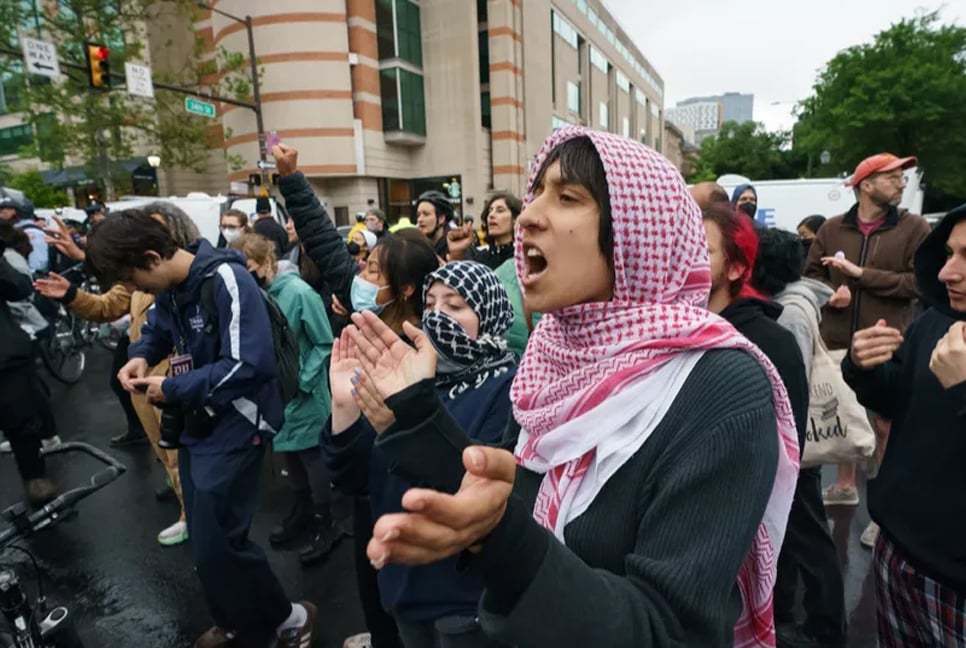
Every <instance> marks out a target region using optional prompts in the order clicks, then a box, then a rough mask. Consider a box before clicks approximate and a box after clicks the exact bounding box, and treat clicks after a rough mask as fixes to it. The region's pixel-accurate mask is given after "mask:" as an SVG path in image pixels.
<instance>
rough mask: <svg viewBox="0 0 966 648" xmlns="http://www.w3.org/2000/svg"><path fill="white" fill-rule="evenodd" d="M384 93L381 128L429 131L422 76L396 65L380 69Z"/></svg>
mask: <svg viewBox="0 0 966 648" xmlns="http://www.w3.org/2000/svg"><path fill="white" fill-rule="evenodd" d="M379 85H380V92H381V94H382V129H383V130H384V131H386V132H391V131H405V132H407V133H414V134H416V135H425V134H426V100H425V90H424V88H423V76H422V75H421V74H416V73H414V72H410V71H409V70H403V69H401V68H397V67H393V68H386V69H383V70H380V71H379Z"/></svg>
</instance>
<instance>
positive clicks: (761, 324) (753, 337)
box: [720, 297, 809, 448]
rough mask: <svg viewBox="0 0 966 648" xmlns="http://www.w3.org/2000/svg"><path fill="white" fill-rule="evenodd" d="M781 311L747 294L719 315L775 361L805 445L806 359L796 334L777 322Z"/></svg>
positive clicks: (800, 442) (776, 306)
mask: <svg viewBox="0 0 966 648" xmlns="http://www.w3.org/2000/svg"><path fill="white" fill-rule="evenodd" d="M782 312H783V309H782V307H781V306H780V305H779V304H776V303H775V302H771V301H766V300H764V299H757V298H754V297H746V298H739V299H736V300H735V301H733V302H731V304H729V305H728V307H727V308H725V309H724V310H723V311H721V313H720V315H721V317H723V318H724V319H726V320H728V321H729V322H730V323H731V325H732V326H734V327H735V328H736V329H738V332H739V333H741V334H742V335H744V336H745V337H746V338H748V339H749V340H750V341H751V342H752V343H753V344H754V345H755V346H757V347H758V348H759V349H761V350H762V353H764V354H765V355H766V356H768V359H769V360H771V363H772V364H773V365H775V369H776V370H777V371H778V375H779V376H780V377H781V379H782V382H784V383H785V389H786V390H787V391H788V400H789V401H790V402H791V405H792V413H793V414H794V416H795V428H796V430H797V431H798V447H799V448H804V447H805V423H806V420H807V418H808V398H809V390H808V378H806V369H805V361H804V359H803V357H802V352H801V351H799V346H798V342H797V340H796V339H795V336H794V335H792V333H791V332H790V331H788V330H787V329H785V328H784V327H783V326H782V325H781V324H779V323H778V319H779V317H780V316H781V314H782Z"/></svg>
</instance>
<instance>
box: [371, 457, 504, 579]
mask: <svg viewBox="0 0 966 648" xmlns="http://www.w3.org/2000/svg"><path fill="white" fill-rule="evenodd" d="M463 465H464V466H465V467H466V474H465V475H464V476H463V483H462V485H461V486H460V489H459V491H458V492H457V493H456V494H455V495H448V494H446V493H440V492H438V491H434V490H429V489H425V488H411V489H409V490H408V491H406V494H405V495H403V499H402V505H403V508H405V509H406V510H407V511H410V512H409V513H392V514H389V515H383V516H382V517H381V518H379V520H377V521H376V525H375V527H374V528H373V532H372V540H370V541H369V546H368V547H367V548H366V555H368V556H369V560H370V561H371V562H372V565H373V567H375V568H376V569H382V568H383V567H384V566H385V565H386V564H388V563H395V564H402V565H424V564H427V563H432V562H436V561H438V560H442V559H443V558H447V557H449V556H452V555H455V554H457V553H459V552H461V551H463V550H464V549H471V550H472V549H473V548H475V547H477V546H478V545H480V543H481V542H482V541H483V540H485V539H486V536H487V535H489V533H490V532H491V531H493V529H494V528H495V527H496V525H497V524H499V523H500V520H502V519H503V514H504V513H505V512H506V503H507V500H508V499H509V498H510V493H511V492H512V491H513V479H514V476H515V475H516V461H515V460H514V458H513V455H512V454H511V453H509V452H507V451H506V450H500V449H498V448H489V447H485V446H472V447H470V448H467V449H466V450H464V451H463Z"/></svg>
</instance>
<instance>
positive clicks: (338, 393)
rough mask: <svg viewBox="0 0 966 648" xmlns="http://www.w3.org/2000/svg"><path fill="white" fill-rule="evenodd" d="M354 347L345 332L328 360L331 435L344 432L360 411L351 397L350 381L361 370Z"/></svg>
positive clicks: (336, 341) (333, 347)
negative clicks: (330, 395) (330, 396)
mask: <svg viewBox="0 0 966 648" xmlns="http://www.w3.org/2000/svg"><path fill="white" fill-rule="evenodd" d="M361 366H362V365H361V364H360V363H359V358H358V357H356V349H355V345H354V344H353V343H352V340H351V338H350V337H349V334H348V332H347V331H345V330H344V329H343V331H342V335H341V336H340V337H339V338H338V339H337V340H335V341H334V342H333V343H332V356H331V358H330V359H329V390H330V391H331V393H332V434H340V433H341V432H345V431H346V430H347V429H348V428H349V427H350V426H351V425H352V424H353V423H355V422H356V420H357V419H358V418H359V416H360V414H361V411H360V409H359V406H358V405H357V404H356V401H355V398H354V397H353V395H352V391H353V385H352V379H353V378H354V377H355V372H356V370H357V369H360V370H361Z"/></svg>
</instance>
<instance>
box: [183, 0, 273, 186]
mask: <svg viewBox="0 0 966 648" xmlns="http://www.w3.org/2000/svg"><path fill="white" fill-rule="evenodd" d="M195 5H196V6H197V7H198V8H199V9H205V10H207V11H212V12H214V13H216V14H219V15H222V16H224V17H225V18H228V19H230V20H234V21H235V22H237V23H241V24H242V25H245V31H246V33H247V34H248V61H249V63H251V67H252V103H254V104H255V128H257V129H258V161H259V162H260V163H263V164H264V162H265V158H266V157H268V151H267V150H266V148H267V147H266V143H265V125H264V124H263V123H262V93H261V90H260V88H259V85H258V64H257V63H256V61H255V37H254V35H253V34H252V17H251V16H245V17H244V18H239V17H238V16H233V15H232V14H230V13H228V12H225V11H222V10H221V9H216V8H215V7H212V6H211V5H209V4H208V3H207V2H196V3H195ZM259 168H260V169H261V175H262V186H263V187H264V186H265V185H266V182H265V169H264V168H262V167H261V165H259Z"/></svg>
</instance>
